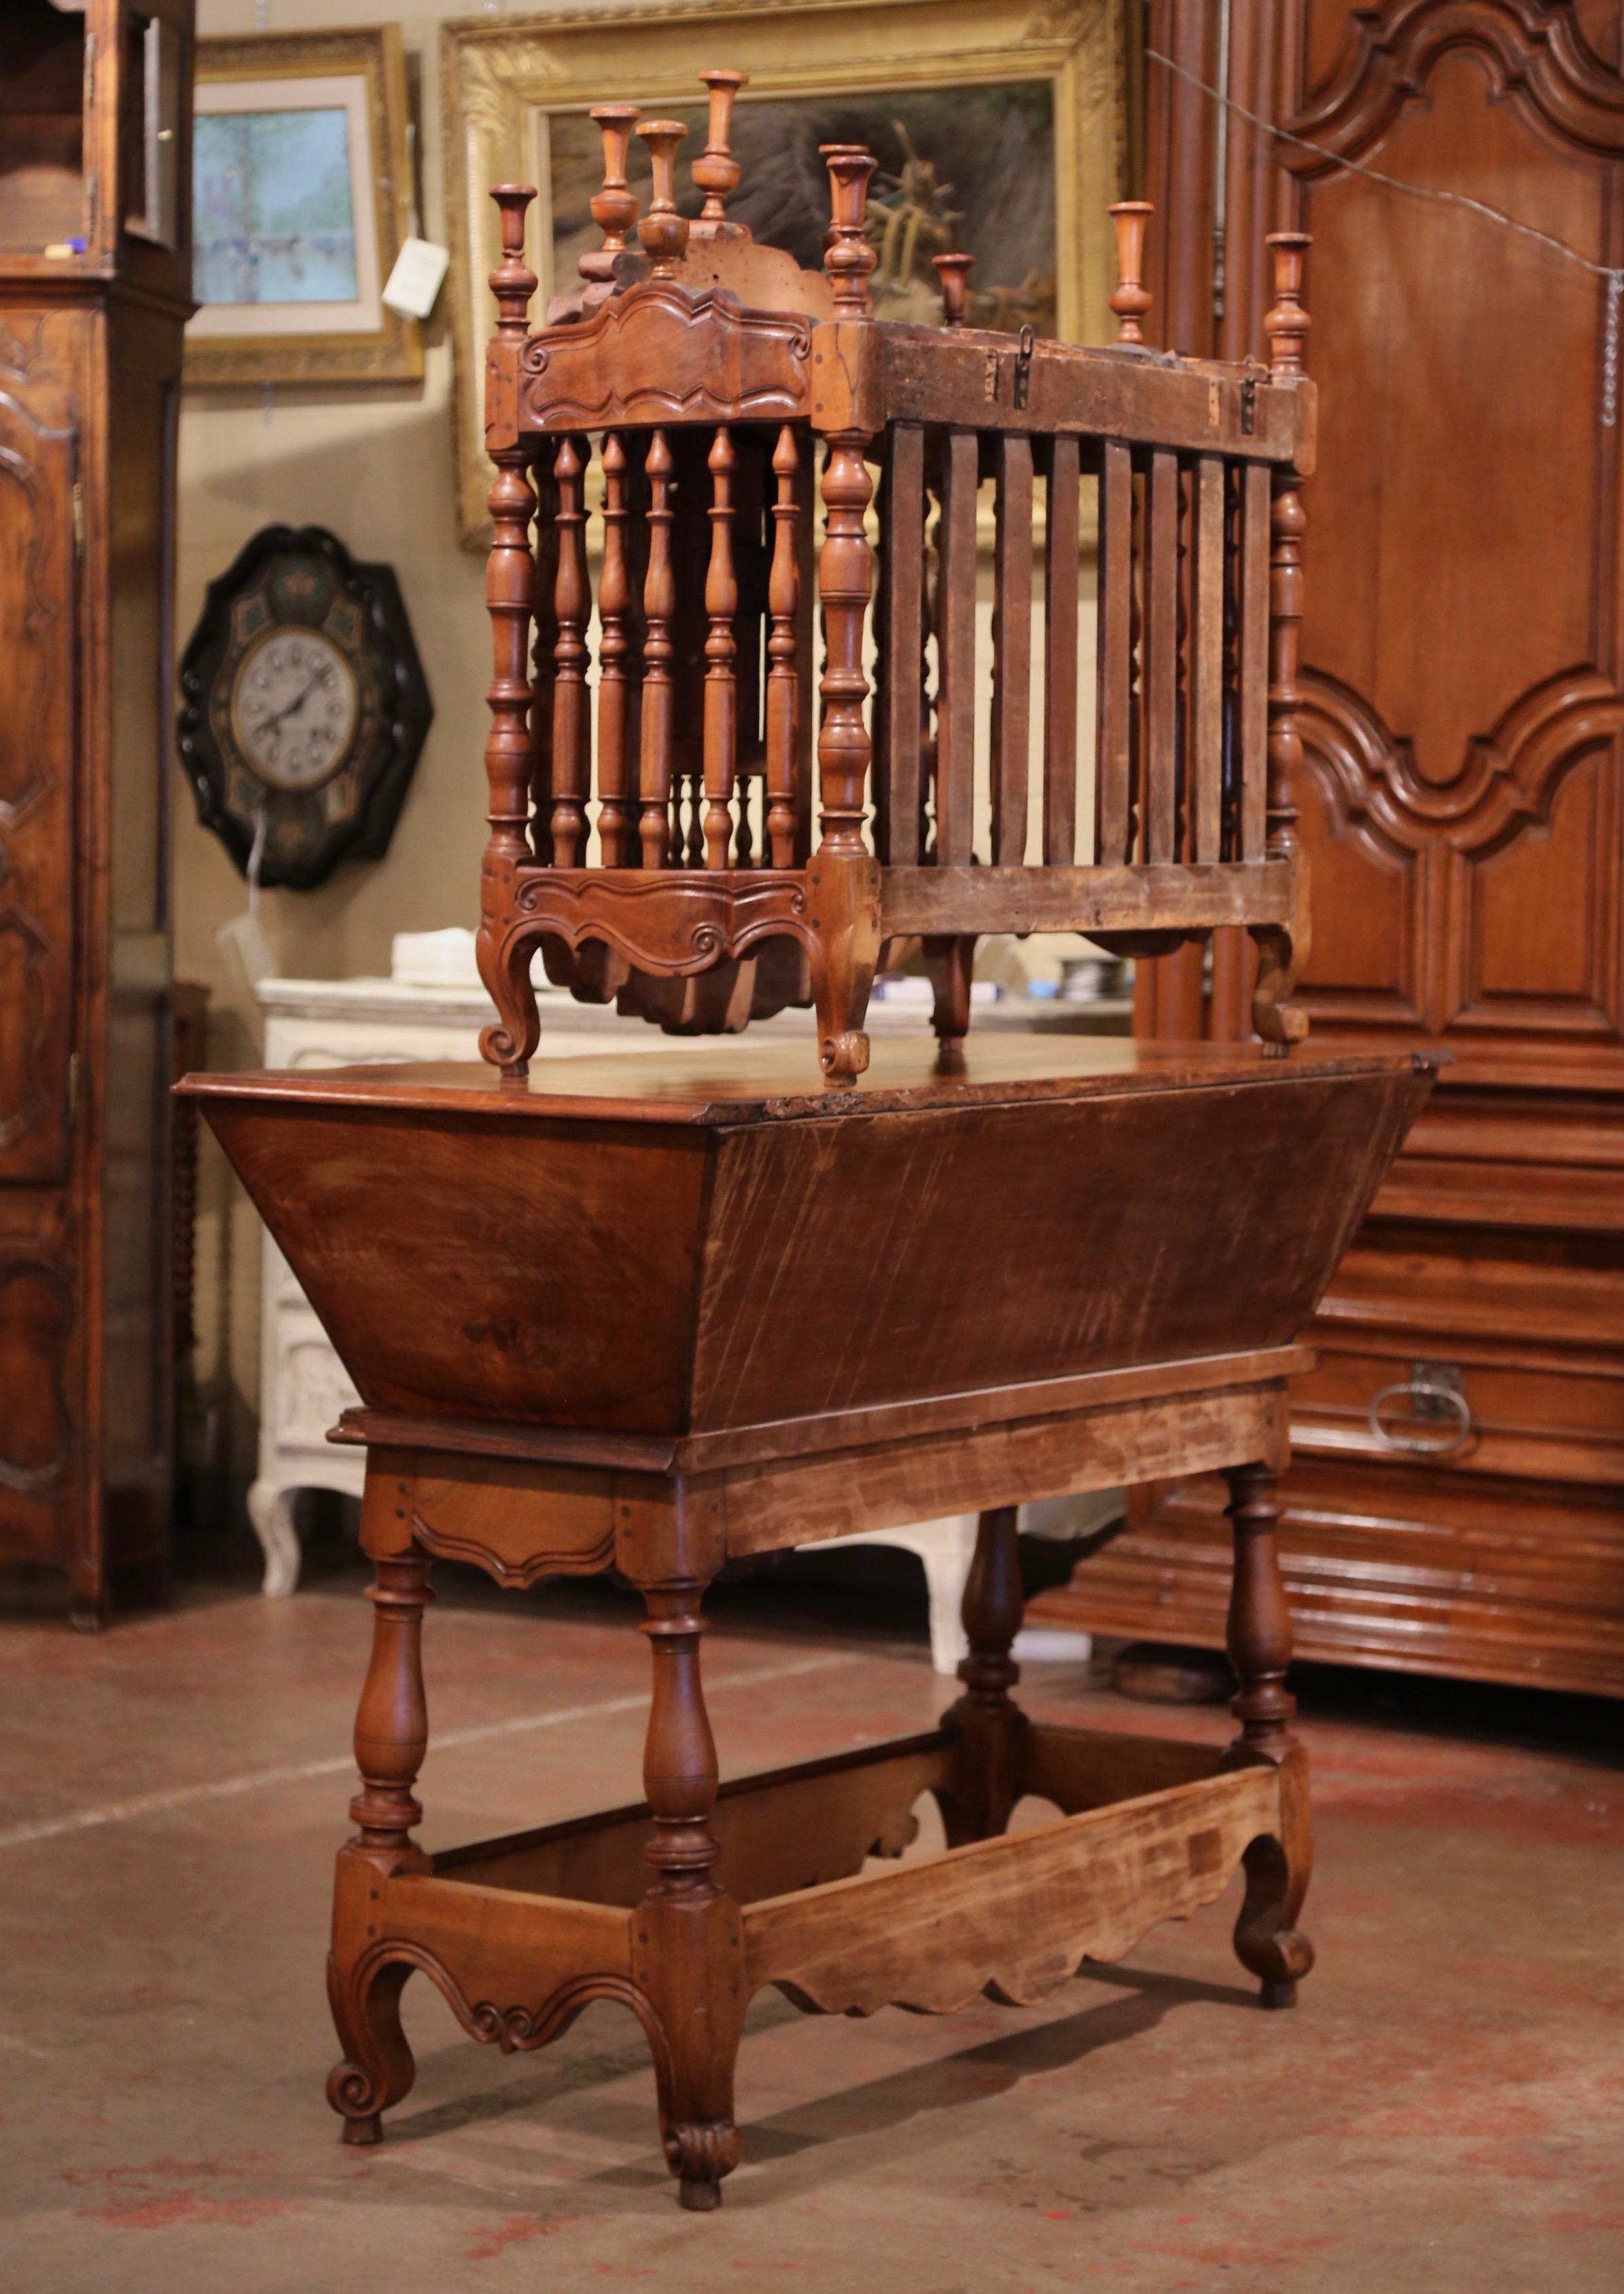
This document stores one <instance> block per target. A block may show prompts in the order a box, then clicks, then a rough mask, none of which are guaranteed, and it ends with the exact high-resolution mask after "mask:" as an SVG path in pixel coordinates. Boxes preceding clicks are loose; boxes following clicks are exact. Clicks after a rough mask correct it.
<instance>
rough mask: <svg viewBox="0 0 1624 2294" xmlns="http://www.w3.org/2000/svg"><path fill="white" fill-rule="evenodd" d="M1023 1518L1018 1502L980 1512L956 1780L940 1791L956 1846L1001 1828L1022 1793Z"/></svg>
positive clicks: (954, 1727) (968, 1588) (949, 1725)
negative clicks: (1016, 1650) (1015, 1652)
mask: <svg viewBox="0 0 1624 2294" xmlns="http://www.w3.org/2000/svg"><path fill="white" fill-rule="evenodd" d="M1018 1520H1019V1515H1018V1512H1017V1509H1016V1508H1015V1507H1014V1506H995V1507H994V1508H993V1509H991V1510H990V1511H989V1512H987V1513H984V1514H983V1515H982V1516H981V1518H980V1520H979V1522H978V1524H977V1526H976V1550H975V1555H974V1558H972V1560H971V1562H970V1574H969V1576H968V1577H967V1578H966V1579H965V1581H964V1607H963V1611H962V1615H963V1619H964V1635H965V1639H967V1640H968V1641H969V1643H970V1655H968V1656H967V1657H966V1658H965V1659H964V1661H963V1663H962V1664H961V1665H960V1667H959V1679H960V1680H962V1682H963V1683H964V1694H963V1696H961V1697H960V1699H959V1701H958V1703H957V1704H954V1706H953V1707H952V1709H951V1710H950V1711H949V1712H948V1713H947V1714H946V1720H945V1722H944V1726H945V1727H946V1729H948V1730H949V1731H950V1733H951V1734H952V1735H953V1736H954V1738H955V1739H956V1744H957V1753H956V1758H955V1760H954V1772H953V1783H952V1785H951V1786H950V1788H949V1789H948V1791H947V1792H946V1794H943V1795H942V1796H941V1801H942V1821H943V1824H944V1826H946V1834H947V1844H948V1846H949V1847H950V1848H958V1847H961V1846H962V1844H963V1843H964V1842H966V1841H968V1840H990V1839H992V1838H993V1837H994V1836H995V1834H998V1833H1001V1832H1002V1831H1003V1828H1004V1826H1006V1825H1007V1824H1008V1822H1009V1820H1010V1812H1011V1810H1012V1809H1013V1807H1014V1805H1015V1803H1016V1802H1017V1801H1018V1800H1019V1798H1020V1794H1021V1789H1022V1780H1023V1776H1024V1772H1025V1768H1026V1760H1027V1729H1028V1723H1027V1716H1026V1714H1025V1713H1024V1712H1022V1711H1021V1709H1020V1707H1019V1705H1018V1704H1016V1702H1015V1700H1014V1698H1013V1696H1011V1693H1010V1692H1011V1689H1012V1688H1014V1687H1015V1684H1016V1682H1017V1681H1018V1680H1019V1679H1020V1667H1019V1665H1018V1664H1016V1662H1015V1660H1014V1658H1013V1657H1012V1656H1011V1655H1010V1649H1011V1644H1012V1643H1013V1641H1014V1639H1015V1636H1016V1634H1017V1633H1018V1632H1019V1631H1020V1620H1021V1615H1022V1612H1023V1610H1024V1607H1025V1605H1026V1604H1025V1595H1024V1593H1023V1592H1022V1590H1021V1582H1020V1549H1019V1540H1018V1537H1017V1533H1016V1530H1017V1523H1018Z"/></svg>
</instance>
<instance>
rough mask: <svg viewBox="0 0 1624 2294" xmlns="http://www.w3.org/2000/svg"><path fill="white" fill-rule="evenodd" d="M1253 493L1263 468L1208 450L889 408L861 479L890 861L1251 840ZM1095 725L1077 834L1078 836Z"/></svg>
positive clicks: (1257, 706)
mask: <svg viewBox="0 0 1624 2294" xmlns="http://www.w3.org/2000/svg"><path fill="white" fill-rule="evenodd" d="M989 482H990V484H989ZM989 491H990V493H991V497H992V501H991V508H992V513H993V517H992V551H991V567H990V577H991V580H990V586H991V592H992V595H991V616H990V630H989V628H988V617H987V610H986V605H987V598H986V590H987V568H986V566H985V564H983V565H981V566H979V567H978V542H979V545H980V546H981V547H982V548H983V549H985V543H986V540H987V535H986V533H985V530H983V532H982V533H981V534H980V535H979V537H978V525H977V520H978V500H977V497H978V492H980V496H981V508H982V511H983V514H984V513H985V508H986V507H987V492H989ZM1269 491H1270V490H1269V473H1268V469H1267V468H1266V467H1265V466H1264V465H1263V464H1247V463H1244V462H1240V461H1238V460H1233V459H1226V458H1225V457H1223V456H1222V455H1215V454H1214V455H1206V454H1186V453H1179V452H1174V451H1171V450H1166V449H1162V448H1148V447H1139V446H1136V445H1134V444H1133V443H1131V442H1129V441H1125V440H1122V439H1117V438H1087V437H1078V436H1076V435H1060V436H1056V437H1052V438H1044V437H1043V436H1041V435H1038V436H1035V437H1034V436H1033V435H1031V434H1028V433H1024V432H1013V431H981V432H976V431H970V430H959V429H944V430H942V431H939V432H938V431H934V430H928V429H927V428H925V427H922V426H921V425H919V424H916V423H897V424H896V425H895V426H894V427H892V428H891V430H890V431H889V433H888V434H887V436H886V438H885V439H884V441H883V443H882V463H881V482H880V487H879V492H878V500H879V534H880V557H881V565H880V578H879V582H878V584H877V590H876V605H875V612H874V621H873V644H874V653H875V666H874V705H873V730H874V772H873V817H874V833H875V850H876V852H877V853H878V855H879V857H880V858H881V860H883V861H886V862H888V863H889V865H891V866H905V867H911V866H922V865H930V864H934V865H937V866H969V865H970V863H971V861H972V859H973V860H975V861H978V862H979V863H982V864H987V863H989V862H990V863H991V864H992V865H994V866H1002V867H1019V866H1024V865H1035V864H1037V863H1039V862H1040V861H1041V863H1042V864H1043V865H1044V866H1052V867H1069V866H1076V865H1078V864H1079V863H1080V862H1088V861H1092V862H1094V863H1096V864H1098V865H1100V866H1111V867H1121V866H1163V867H1166V866H1176V865H1188V864H1213V863H1221V862H1225V861H1240V860H1261V859H1262V858H1263V834H1264V810H1265V777H1266V768H1267V757H1266V750H1267V727H1268V712H1267V700H1268V639H1269ZM1040 518H1041V546H1040V524H1039V521H1040ZM1091 541H1092V558H1093V592H1094V594H1093V598H1092V601H1089V600H1088V599H1087V598H1086V594H1085V592H1086V580H1085V574H1086V564H1087V558H1088V556H1089V543H1090V542H1091ZM1040 586H1041V597H1040V594H1039V591H1040ZM978 595H979V597H980V600H981V612H980V614H979V616H978ZM1084 612H1092V615H1093V655H1094V677H1093V687H1092V692H1090V691H1087V690H1085V689H1084V683H1085V681H1084V679H1082V678H1081V677H1080V675H1079V663H1080V659H1082V658H1084V657H1085V655H1086V652H1087V644H1086V637H1085V634H1084V630H1083V627H1082V622H1081V616H1082V614H1084ZM1040 616H1041V630H1037V631H1035V623H1036V622H1039V617H1040ZM1040 657H1041V672H1040V673H1039V674H1038V675H1037V676H1036V678H1035V676H1034V671H1035V664H1036V663H1037V662H1038V660H1039V658H1040ZM1034 683H1036V684H1037V686H1038V687H1039V690H1038V691H1037V692H1036V693H1034V690H1033V687H1034ZM1090 725H1092V752H1093V758H1092V822H1093V832H1092V844H1091V845H1090V846H1089V847H1088V849H1087V850H1082V849H1080V847H1079V836H1078V818H1079V812H1080V809H1081V807H1080V805H1079V796H1080V794H1085V793H1086V792H1085V791H1084V790H1083V788H1082V786H1081V784H1082V780H1083V773H1082V763H1083V760H1084V754H1085V751H1086V748H1087V746H1088V745H1089V742H1088V738H1087V732H1086V729H1085V728H1086V727H1087V726H1090ZM1034 776H1035V777H1037V780H1038V783H1039V785H1038V787H1037V788H1036V790H1034V787H1033V779H1034ZM1034 796H1035V798H1036V801H1034Z"/></svg>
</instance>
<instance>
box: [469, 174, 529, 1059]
mask: <svg viewBox="0 0 1624 2294" xmlns="http://www.w3.org/2000/svg"><path fill="white" fill-rule="evenodd" d="M535 196H536V194H535V190H534V187H533V186H532V185H531V184H528V183H499V184H498V185H497V187H496V189H495V190H494V191H492V192H491V198H492V199H494V200H495V201H496V204H497V207H498V209H499V212H500V215H501V233H502V259H501V261H500V262H499V264H497V266H496V268H495V270H494V271H493V272H492V273H491V293H492V294H493V295H494V296H495V297H496V312H497V317H496V332H497V336H498V338H499V340H504V341H506V342H508V343H509V344H513V345H515V346H517V345H522V344H523V342H524V338H525V335H526V334H527V333H528V331H529V326H530V316H529V313H530V298H531V297H532V295H533V294H534V293H535V291H536V274H535V273H534V272H533V271H532V270H531V269H530V268H529V267H528V265H527V264H526V263H525V261H524V211H525V209H526V208H527V207H529V205H530V203H531V201H532V199H534V198H535ZM512 355H513V353H512V352H509V353H508V356H510V357H511V356H512ZM491 460H492V461H493V462H494V463H495V465H496V477H495V481H494V483H493V484H492V485H491V491H490V493H489V494H488V495H487V497H486V506H487V508H489V510H490V512H491V550H490V555H489V557H487V558H486V561H485V606H486V610H487V611H488V613H489V614H490V616H491V682H490V684H489V685H488V686H487V687H486V688H485V699H486V702H487V704H489V707H490V711H491V729H490V732H489V733H488V735H487V736H486V739H485V778H486V783H487V786H488V789H489V798H488V804H487V810H486V819H487V821H488V822H489V824H490V832H491V833H490V835H489V837H488V839H487V840H486V843H485V853H484V860H483V869H482V880H481V881H482V893H481V921H480V964H481V970H482V976H483V978H484V980H485V983H486V986H487V987H491V982H492V980H493V979H494V977H495V972H494V965H495V938H494V933H495V923H494V922H493V919H494V918H497V917H499V915H501V913H502V912H503V909H504V907H505V904H506V903H507V901H508V899H510V898H511V896H512V887H513V882H514V871H515V869H516V867H517V866H518V864H519V863H520V862H521V861H522V860H525V859H527V858H529V857H530V791H531V776H532V749H531V736H530V704H531V688H530V674H529V650H530V623H531V613H532V604H533V598H534V583H535V567H534V564H533V561H532V557H531V550H530V523H531V519H532V517H533V516H534V514H535V507H536V498H535V495H534V493H533V492H532V489H531V483H530V473H529V461H530V450H529V449H528V447H526V446H524V445H521V444H519V443H513V444H511V445H508V446H502V447H499V448H496V449H493V451H492V452H491ZM481 1050H482V1053H483V1056H484V1057H485V1058H486V1059H489V1060H492V1061H494V1062H496V1063H497V1064H498V1065H499V1067H500V1068H501V1070H502V1071H503V1075H504V1077H505V1078H508V1080H511V1081H514V1082H518V1081H521V1080H522V1079H523V1078H524V1070H525V1062H526V1061H527V1059H528V1056H529V1053H528V1048H527V1045H526V1044H525V1041H524V1030H523V1029H516V1027H515V1024H514V1022H513V1020H512V1018H511V1017H510V1016H508V1017H504V1018H503V1019H502V1020H501V1021H499V1024H498V1025H497V1026H496V1027H494V1028H489V1029H486V1030H485V1032H484V1034H483V1037H481Z"/></svg>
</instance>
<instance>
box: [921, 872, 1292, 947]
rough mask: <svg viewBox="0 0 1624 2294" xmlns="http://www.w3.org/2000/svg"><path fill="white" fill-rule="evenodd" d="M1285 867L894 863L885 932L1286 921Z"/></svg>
mask: <svg viewBox="0 0 1624 2294" xmlns="http://www.w3.org/2000/svg"><path fill="white" fill-rule="evenodd" d="M1285 874H1286V872H1285V871H1284V870H1279V871H1271V870H1270V869H1268V868H1267V867H1265V866H1263V864H1262V863H1261V862H1257V863H1254V864H1252V865H1250V866H1242V865H1240V864H1238V863H1236V862H1231V861H1223V862H1216V861H1214V862H1209V863H1208V864H1206V866H1200V867H1197V866H1191V865H1190V864H1189V863H1184V864H1182V865H1181V864H1179V863H1177V862H1164V863H1161V864H1159V865H1153V866H1128V867H1121V866H1112V867H1103V866H1101V867H1098V868H978V869H976V870H975V871H974V872H973V874H970V875H967V876H963V877H959V878H955V879H954V881H953V882H952V883H947V882H946V881H942V882H939V883H938V880H937V878H936V876H935V874H933V872H932V871H931V870H930V869H929V868H888V869H887V870H886V872H885V876H884V879H883V882H882V883H881V893H880V929H881V934H882V936H884V937H885V938H888V939H889V938H890V937H891V936H892V935H893V934H898V935H912V934H914V933H922V932H932V933H937V932H1005V931H1017V932H1024V931H1096V930H1097V931H1175V930H1177V929H1179V928H1180V927H1181V926H1185V925H1188V926H1189V927H1190V929H1192V930H1196V929H1200V930H1205V929H1206V926H1207V925H1208V924H1246V923H1285V922H1287V919H1288V917H1289V915H1290V913H1291V888H1290V886H1289V885H1288V884H1287V883H1284V882H1282V881H1281V880H1282V879H1283V877H1284V875H1285Z"/></svg>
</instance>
